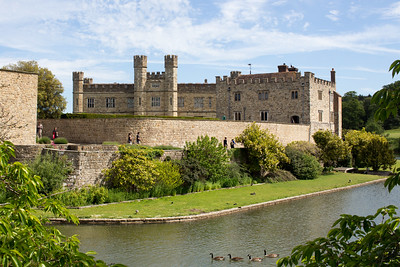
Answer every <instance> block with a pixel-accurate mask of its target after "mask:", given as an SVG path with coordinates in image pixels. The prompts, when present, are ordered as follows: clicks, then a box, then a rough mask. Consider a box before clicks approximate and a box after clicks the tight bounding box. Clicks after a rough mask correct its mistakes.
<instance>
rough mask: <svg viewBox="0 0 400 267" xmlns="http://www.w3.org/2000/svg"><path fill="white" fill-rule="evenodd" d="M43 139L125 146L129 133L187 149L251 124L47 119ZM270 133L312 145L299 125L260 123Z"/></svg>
mask: <svg viewBox="0 0 400 267" xmlns="http://www.w3.org/2000/svg"><path fill="white" fill-rule="evenodd" d="M40 121H41V122H42V123H43V126H44V133H43V135H44V136H52V131H53V129H54V127H57V129H58V132H59V136H60V137H65V138H67V140H68V141H69V142H72V143H77V144H102V143H103V142H105V141H115V142H118V143H121V144H123V143H126V142H127V137H128V133H129V132H132V133H133V135H134V136H136V133H137V132H140V135H141V138H142V143H143V144H144V145H150V146H158V145H171V146H175V147H184V145H185V142H187V141H189V142H194V141H196V139H197V137H199V136H202V135H203V136H204V135H208V136H210V137H216V138H218V140H220V141H221V142H222V140H223V139H224V138H225V137H227V138H228V139H229V140H230V139H233V138H235V137H237V136H238V135H239V134H241V133H242V132H243V130H244V129H245V128H246V127H247V126H248V125H250V124H251V122H240V121H212V120H207V121H206V120H179V119H149V118H145V119H143V118H118V119H47V120H40ZM258 125H260V127H261V128H262V129H268V130H269V131H270V132H271V133H273V134H275V135H276V136H277V137H278V139H279V141H280V142H282V143H283V145H286V144H288V143H290V142H292V141H300V140H302V141H312V137H311V134H312V133H311V132H310V126H309V125H299V124H277V123H258Z"/></svg>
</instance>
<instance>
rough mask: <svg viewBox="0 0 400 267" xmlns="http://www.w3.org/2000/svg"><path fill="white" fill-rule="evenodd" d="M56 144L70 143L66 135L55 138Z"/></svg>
mask: <svg viewBox="0 0 400 267" xmlns="http://www.w3.org/2000/svg"><path fill="white" fill-rule="evenodd" d="M54 144H63V145H64V144H68V140H67V139H66V138H64V137H57V138H56V139H54Z"/></svg>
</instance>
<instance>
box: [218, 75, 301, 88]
mask: <svg viewBox="0 0 400 267" xmlns="http://www.w3.org/2000/svg"><path fill="white" fill-rule="evenodd" d="M301 77H302V76H301V73H299V72H292V73H291V72H286V73H264V74H253V75H252V74H250V75H240V72H231V76H230V77H228V76H223V78H221V76H216V77H215V78H216V83H217V84H227V85H237V84H265V83H293V82H298V81H300V78H301Z"/></svg>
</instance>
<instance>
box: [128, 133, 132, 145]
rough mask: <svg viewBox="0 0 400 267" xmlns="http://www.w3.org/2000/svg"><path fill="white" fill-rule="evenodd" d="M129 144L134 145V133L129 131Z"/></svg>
mask: <svg viewBox="0 0 400 267" xmlns="http://www.w3.org/2000/svg"><path fill="white" fill-rule="evenodd" d="M128 144H130V145H132V144H133V135H132V133H131V132H130V133H128Z"/></svg>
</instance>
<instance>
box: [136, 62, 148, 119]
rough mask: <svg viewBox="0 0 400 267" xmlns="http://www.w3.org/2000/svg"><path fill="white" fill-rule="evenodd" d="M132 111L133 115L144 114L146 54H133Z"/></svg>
mask: <svg viewBox="0 0 400 267" xmlns="http://www.w3.org/2000/svg"><path fill="white" fill-rule="evenodd" d="M133 68H134V75H135V77H134V80H135V81H134V82H135V85H134V99H135V100H134V101H135V104H134V113H135V115H146V114H145V113H146V105H145V103H146V93H145V89H146V80H147V56H143V55H142V56H138V55H137V56H134V57H133Z"/></svg>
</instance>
